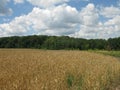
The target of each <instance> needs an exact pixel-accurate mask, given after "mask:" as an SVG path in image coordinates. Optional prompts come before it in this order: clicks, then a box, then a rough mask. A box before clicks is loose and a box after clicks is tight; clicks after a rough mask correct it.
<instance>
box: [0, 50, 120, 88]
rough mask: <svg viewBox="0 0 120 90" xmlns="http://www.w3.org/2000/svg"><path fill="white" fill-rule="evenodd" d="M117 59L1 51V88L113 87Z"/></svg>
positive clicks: (118, 75) (118, 73) (119, 76)
mask: <svg viewBox="0 0 120 90" xmlns="http://www.w3.org/2000/svg"><path fill="white" fill-rule="evenodd" d="M119 82H120V61H119V60H118V59H117V58H114V57H111V56H105V55H101V54H95V53H90V52H87V51H71V50H66V51H65V50H58V51H57V50H54V51H52V50H34V49H1V50H0V90H113V88H114V87H115V86H116V85H119V84H120V83H119Z"/></svg>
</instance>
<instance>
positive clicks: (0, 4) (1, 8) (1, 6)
mask: <svg viewBox="0 0 120 90" xmlns="http://www.w3.org/2000/svg"><path fill="white" fill-rule="evenodd" d="M8 2H9V0H1V1H0V16H4V15H10V14H11V13H12V9H10V8H7V7H6V5H7V3H8Z"/></svg>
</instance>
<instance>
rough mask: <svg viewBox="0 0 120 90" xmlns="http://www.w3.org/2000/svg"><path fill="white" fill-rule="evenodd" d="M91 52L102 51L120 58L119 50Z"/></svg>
mask: <svg viewBox="0 0 120 90" xmlns="http://www.w3.org/2000/svg"><path fill="white" fill-rule="evenodd" d="M92 52H97V53H102V54H104V55H110V56H114V57H119V58H120V51H104V50H103V51H99V50H96V51H92Z"/></svg>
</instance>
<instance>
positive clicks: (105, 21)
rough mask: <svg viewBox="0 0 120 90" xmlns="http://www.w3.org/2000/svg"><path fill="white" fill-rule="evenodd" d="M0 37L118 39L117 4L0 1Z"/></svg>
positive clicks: (112, 0) (105, 0) (103, 0)
mask: <svg viewBox="0 0 120 90" xmlns="http://www.w3.org/2000/svg"><path fill="white" fill-rule="evenodd" d="M0 2H1V3H0V37H6V36H23V35H34V34H35V35H57V36H60V35H67V36H71V37H77V38H87V39H90V38H104V39H107V38H113V37H119V36H120V21H119V20H120V0H1V1H0Z"/></svg>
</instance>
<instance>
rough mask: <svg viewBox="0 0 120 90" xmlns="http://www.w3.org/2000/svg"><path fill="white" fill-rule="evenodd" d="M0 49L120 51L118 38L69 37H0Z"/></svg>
mask: <svg viewBox="0 0 120 90" xmlns="http://www.w3.org/2000/svg"><path fill="white" fill-rule="evenodd" d="M0 48H36V49H50V50H61V49H66V50H96V49H98V50H120V37H117V38H109V39H107V40H106V39H83V38H73V37H69V36H47V35H32V36H12V37H1V38H0Z"/></svg>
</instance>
